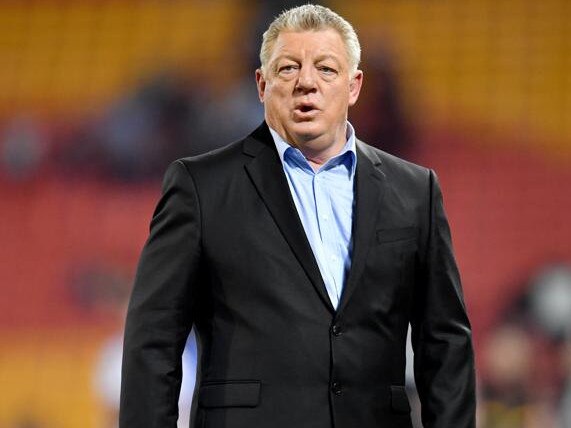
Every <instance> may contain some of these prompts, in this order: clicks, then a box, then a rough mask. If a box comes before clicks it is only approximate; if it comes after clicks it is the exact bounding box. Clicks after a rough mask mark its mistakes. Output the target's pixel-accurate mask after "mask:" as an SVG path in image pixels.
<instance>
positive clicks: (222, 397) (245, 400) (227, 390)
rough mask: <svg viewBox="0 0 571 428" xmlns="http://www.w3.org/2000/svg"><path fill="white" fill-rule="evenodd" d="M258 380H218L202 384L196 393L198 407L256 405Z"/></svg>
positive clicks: (258, 390)
mask: <svg viewBox="0 0 571 428" xmlns="http://www.w3.org/2000/svg"><path fill="white" fill-rule="evenodd" d="M260 388H261V382H260V381H258V380H243V381H220V382H208V383H205V384H202V385H201V386H200V389H199V393H198V405H199V406H200V407H207V408H208V407H256V406H257V405H258V404H259V402H260Z"/></svg>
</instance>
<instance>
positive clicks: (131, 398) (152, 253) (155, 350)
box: [119, 161, 201, 428]
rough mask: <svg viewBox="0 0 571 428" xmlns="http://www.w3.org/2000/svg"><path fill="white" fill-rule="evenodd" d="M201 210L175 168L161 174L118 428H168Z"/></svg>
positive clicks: (134, 305) (134, 299)
mask: <svg viewBox="0 0 571 428" xmlns="http://www.w3.org/2000/svg"><path fill="white" fill-rule="evenodd" d="M200 240H201V235H200V207H199V202H198V197H197V192H196V187H195V184H194V182H193V180H192V177H191V175H190V173H189V172H188V170H187V168H186V167H185V165H184V164H183V163H182V162H181V161H175V162H173V163H172V164H171V165H170V166H169V168H168V169H167V172H166V173H165V177H164V181H163V191H162V197H161V199H160V200H159V203H158V205H157V207H156V209H155V212H154V214H153V218H152V220H151V225H150V235H149V238H148V240H147V242H146V244H145V247H144V249H143V252H142V254H141V258H140V260H139V265H138V268H137V273H136V277H135V284H134V287H133V291H132V294H131V300H130V302H129V308H128V311H127V320H126V326H125V337H124V345H123V366H122V379H121V403H120V412H119V426H120V427H121V428H139V427H157V428H158V427H160V428H169V427H172V428H175V427H176V425H177V419H178V397H179V392H180V385H181V380H182V362H181V357H182V353H183V350H184V346H185V342H186V339H187V337H188V334H189V332H190V329H191V327H192V321H193V319H192V314H193V311H192V302H193V301H194V298H193V297H194V293H196V288H197V286H196V282H197V281H198V280H199V261H200V255H201V244H200Z"/></svg>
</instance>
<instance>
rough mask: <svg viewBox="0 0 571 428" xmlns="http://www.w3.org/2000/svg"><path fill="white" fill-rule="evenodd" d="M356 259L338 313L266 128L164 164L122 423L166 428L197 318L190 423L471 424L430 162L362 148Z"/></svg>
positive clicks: (469, 388) (464, 354)
mask: <svg viewBox="0 0 571 428" xmlns="http://www.w3.org/2000/svg"><path fill="white" fill-rule="evenodd" d="M355 183H356V194H355V195H356V202H355V203H356V205H355V215H354V220H353V229H354V230H353V253H352V266H351V270H350V273H349V276H348V278H347V281H346V284H345V288H344V290H343V293H342V296H341V300H340V303H339V307H338V309H337V311H336V310H334V309H333V307H332V305H331V302H330V301H329V298H328V296H327V293H326V291H325V286H324V283H323V280H322V278H321V276H320V273H319V269H318V267H317V264H316V261H315V258H314V256H313V254H312V251H311V248H310V245H309V243H308V241H307V238H306V236H305V233H304V230H303V227H302V224H301V221H300V219H299V217H298V215H297V212H296V209H295V206H294V203H293V200H292V198H291V194H290V191H289V188H288V184H287V181H286V178H285V175H284V172H283V168H282V165H281V163H280V159H279V157H278V154H277V151H276V149H275V146H274V143H273V140H272V137H271V135H270V133H269V130H268V127H267V126H266V125H265V124H262V126H260V127H259V128H258V129H257V130H256V131H254V132H253V133H252V134H251V135H250V136H248V137H247V138H245V139H244V140H241V141H238V142H237V143H234V144H232V145H230V146H227V147H225V148H223V149H220V150H217V151H214V152H211V153H207V154H205V155H201V156H198V157H194V158H186V159H181V160H178V161H176V162H174V163H173V164H172V165H171V166H170V167H169V169H168V171H167V173H166V175H165V179H164V184H163V195H162V198H161V199H160V202H159V203H158V206H157V208H156V211H155V213H154V216H153V219H152V222H151V228H150V236H149V238H148V241H147V243H146V245H145V248H144V250H143V253H142V256H141V260H140V263H139V267H138V271H137V276H136V280H135V286H134V289H133V293H132V297H131V301H130V305H129V310H128V315H127V323H126V330H125V344H124V356H123V378H122V391H121V410H120V426H121V427H122V428H135V427H157V428H158V427H160V428H167V427H175V426H176V420H177V414H178V408H177V401H178V395H179V388H180V383H181V354H182V352H183V348H184V344H185V341H186V339H187V336H188V334H189V331H190V329H191V327H192V326H193V325H194V326H195V329H196V333H197V339H198V348H199V356H200V357H199V370H198V375H197V386H196V391H195V395H194V401H193V409H192V414H193V416H192V422H191V426H192V427H196V428H223V427H224V428H238V427H244V428H245V427H248V428H264V427H268V428H306V427H307V428H310V427H311V428H331V427H335V428H373V427H389V428H394V427H411V420H410V414H409V413H410V407H409V403H408V400H407V396H406V393H405V389H404V381H405V379H404V373H405V342H406V336H407V327H408V325H409V323H410V324H411V325H412V341H413V347H414V351H415V376H416V383H417V388H418V391H419V394H420V397H421V401H422V414H423V423H424V426H425V428H432V427H434V428H468V427H473V426H474V413H475V410H474V409H475V397H474V365H473V353H472V344H471V331H470V325H469V321H468V318H467V316H466V310H465V307H464V303H463V297H462V290H461V285H460V279H459V275H458V270H457V268H456V263H455V261H454V256H453V253H452V245H451V239H450V232H449V227H448V223H447V220H446V217H445V214H444V208H443V205H442V196H441V193H440V189H439V186H438V182H437V179H436V176H435V175H434V173H433V172H432V171H431V170H428V169H426V168H423V167H420V166H417V165H414V164H411V163H409V162H406V161H404V160H401V159H398V158H396V157H394V156H391V155H389V154H387V153H385V152H382V151H380V150H377V149H374V148H372V147H370V146H368V145H366V144H364V143H363V142H360V141H358V142H357V171H356V180H355Z"/></svg>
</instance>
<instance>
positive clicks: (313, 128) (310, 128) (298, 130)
mask: <svg viewBox="0 0 571 428" xmlns="http://www.w3.org/2000/svg"><path fill="white" fill-rule="evenodd" d="M291 134H292V135H294V136H296V138H298V139H300V140H302V141H308V140H313V139H315V138H317V137H319V136H321V135H323V134H325V129H324V128H323V126H320V125H319V124H318V123H314V122H298V123H296V124H295V125H294V126H292V127H291Z"/></svg>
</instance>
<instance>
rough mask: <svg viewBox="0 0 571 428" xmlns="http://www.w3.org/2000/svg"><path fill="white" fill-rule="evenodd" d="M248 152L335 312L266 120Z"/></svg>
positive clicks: (273, 210)
mask: <svg viewBox="0 0 571 428" xmlns="http://www.w3.org/2000/svg"><path fill="white" fill-rule="evenodd" d="M244 153H246V154H247V155H249V156H252V157H253V159H252V161H251V162H249V163H247V164H246V166H245V167H246V171H247V173H248V175H249V176H250V179H251V180H252V182H253V183H254V186H255V187H256V189H257V191H258V193H259V194H260V197H261V198H262V200H263V201H264V203H265V204H266V207H267V208H268V210H269V212H270V214H271V215H272V217H273V219H274V221H275V222H276V224H277V226H278V228H279V229H280V231H281V233H282V234H283V236H284V238H285V239H286V241H287V243H288V244H289V246H290V247H291V249H292V251H293V253H294V254H295V256H296V258H297V260H298V261H299V263H300V264H301V266H302V267H303V269H304V270H305V272H306V274H307V276H308V277H309V279H310V281H311V283H312V284H313V286H314V288H315V290H316V291H317V293H318V294H319V296H320V297H321V300H322V301H323V303H324V304H325V305H326V306H327V308H328V309H329V311H330V312H332V313H334V312H335V309H334V308H333V305H332V304H331V301H330V300H329V296H328V295H327V291H326V288H325V284H324V282H323V279H322V277H321V273H320V272H319V267H318V266H317V262H316V261H315V257H314V255H313V251H312V250H311V246H310V245H309V241H308V240H307V237H306V234H305V231H304V229H303V225H302V223H301V220H300V219H299V215H298V213H297V209H296V208H295V204H294V202H293V199H292V196H291V192H290V189H289V186H288V183H287V179H286V177H285V174H284V172H283V166H282V164H281V161H280V158H279V155H278V153H277V151H276V149H275V146H274V144H273V140H272V136H271V134H270V131H269V129H268V127H267V125H266V124H265V123H264V124H262V126H260V127H259V128H258V129H257V130H256V131H254V132H253V133H252V134H251V135H250V137H248V139H246V141H245V142H244Z"/></svg>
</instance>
